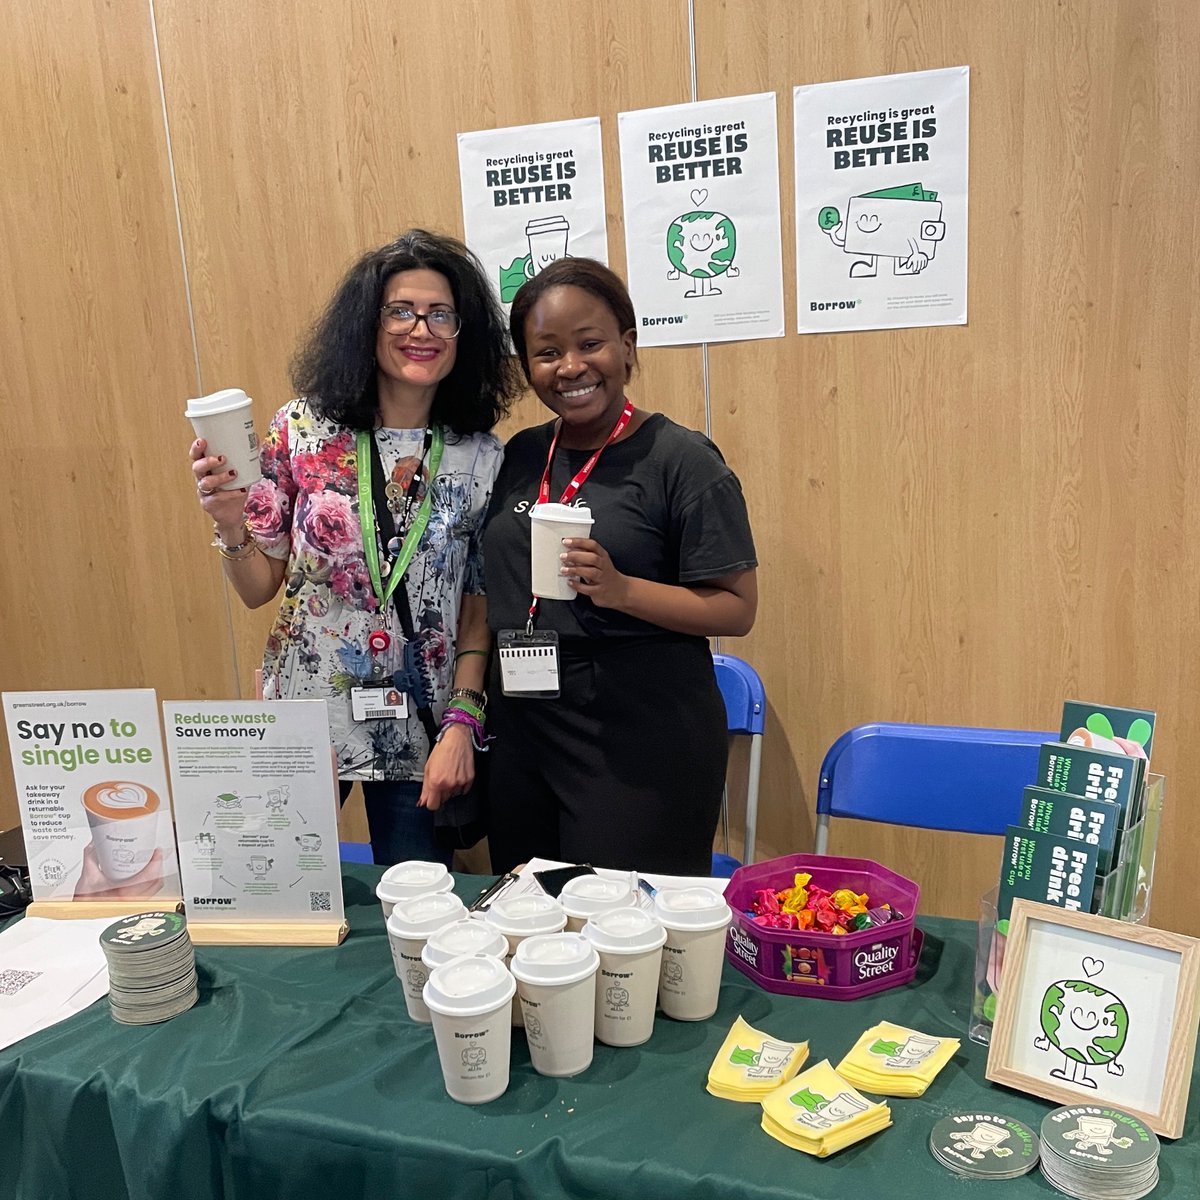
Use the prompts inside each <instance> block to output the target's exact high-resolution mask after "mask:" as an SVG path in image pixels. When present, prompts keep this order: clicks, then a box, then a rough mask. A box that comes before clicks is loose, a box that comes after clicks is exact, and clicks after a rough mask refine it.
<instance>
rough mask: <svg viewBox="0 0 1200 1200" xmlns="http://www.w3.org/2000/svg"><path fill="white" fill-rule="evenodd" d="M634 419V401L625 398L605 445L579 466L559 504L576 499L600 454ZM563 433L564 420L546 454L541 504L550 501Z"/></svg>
mask: <svg viewBox="0 0 1200 1200" xmlns="http://www.w3.org/2000/svg"><path fill="white" fill-rule="evenodd" d="M632 419H633V401H632V400H630V399H628V397H627V398H626V400H625V407H624V408H623V409H621V415H620V416H619V417H618V418H617V423H616V424H615V425H614V426H613V431H612V433H610V434H609V435H608V438H607V439H606V440H605V442H604V445H603V446H601V447H600V449H599V450H597V451H596V453H595V454H593V455H592V457H591V458H589V459H588V460H587V462H585V463H584V464H583V466H582V467H580V468H579V471H578V473H577V474H576V476H575V478H574V479H572V480H571V482H570V483H568V484H567V486H566V487H565V488H564V489H563V494H562V497H561V499H560V500H559V504H569V503H570V502H571V501H572V500H574V499H575V493H576V492H578V491H579V489H580V488H581V487H583V484H584V481H585V480H586V479H587V477H588V476H589V475H590V474H591V473H592V468H593V467H594V466H595V465H596V462H597V460H598V459H599V458H600V455H601V454H603V453H604V451H605V450H606V449H607V448H608V447H609V446H611V445H612V444H613V442H615V441H616V440H617V438H619V437H620V436H621V434H623V433H624V432H625V427H626V426H627V425H628V424H629V422H630V421H631V420H632ZM560 433H562V421H561V420H560V421H559V422H558V425H557V426H556V427H555V429H554V437H553V438H552V439H551V441H550V453H549V454H548V455H547V456H546V469H545V471H543V472H542V482H541V484H540V486H539V487H538V498H537V502H538V503H539V504H548V503H549V502H550V465H551V463H553V462H554V451H555V450H556V449H557V448H558V435H559V434H560Z"/></svg>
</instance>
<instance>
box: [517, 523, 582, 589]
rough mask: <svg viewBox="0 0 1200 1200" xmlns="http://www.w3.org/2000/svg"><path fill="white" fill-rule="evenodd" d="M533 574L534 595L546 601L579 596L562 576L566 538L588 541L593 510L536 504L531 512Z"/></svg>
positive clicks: (531, 568) (530, 546) (531, 560)
mask: <svg viewBox="0 0 1200 1200" xmlns="http://www.w3.org/2000/svg"><path fill="white" fill-rule="evenodd" d="M529 520H530V529H531V533H530V539H529V551H530V571H531V574H532V578H531V581H530V582H531V586H532V590H533V594H534V595H535V596H537V597H539V598H540V599H542V600H574V599H575V596H576V593H575V592H573V591H572V590H571V589H570V587H569V586H568V585H567V577H566V576H565V575H563V574H561V570H562V559H561V558H560V557H559V556H560V555H561V554H562V553H563V544H562V543H563V538H585V537H589V536H590V535H591V532H592V512H591V509H589V508H584V507H582V506H581V507H578V508H576V507H573V506H572V505H570V504H535V505H534V506H533V507H532V508H531V509H530V510H529Z"/></svg>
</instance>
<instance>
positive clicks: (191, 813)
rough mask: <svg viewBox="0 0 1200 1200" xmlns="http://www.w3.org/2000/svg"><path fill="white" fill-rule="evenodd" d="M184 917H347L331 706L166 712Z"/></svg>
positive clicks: (288, 703)
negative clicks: (184, 909) (184, 908)
mask: <svg viewBox="0 0 1200 1200" xmlns="http://www.w3.org/2000/svg"><path fill="white" fill-rule="evenodd" d="M163 725H164V727H165V729H166V739H167V754H168V757H169V759H170V763H171V782H172V785H173V788H174V792H175V815H176V828H177V831H178V835H179V865H180V868H181V870H182V871H183V883H184V896H185V899H186V900H187V907H188V920H189V921H192V922H204V921H210V922H215V921H235V922H239V923H240V922H268V921H288V922H301V923H303V922H306V921H311V922H318V923H322V924H324V923H328V922H335V923H340V922H341V921H342V920H343V907H342V875H341V865H340V861H339V856H338V831H337V812H338V804H337V797H336V794H335V790H334V780H333V765H332V762H331V759H330V750H329V746H330V741H329V715H328V713H327V711H326V707H325V701H324V700H231V701H175V702H168V703H164V704H163Z"/></svg>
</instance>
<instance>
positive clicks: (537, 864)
mask: <svg viewBox="0 0 1200 1200" xmlns="http://www.w3.org/2000/svg"><path fill="white" fill-rule="evenodd" d="M574 865H575V864H574V863H565V862H557V861H555V860H554V859H551V858H531V859H530V860H529V861H528V862H527V863H526V864H525V865H524V866H523V867H522V868H521V870H520V872H519V878H518V879H517V880H516V881H515V882H514V883H512V884H511V885H510V886H509V887H507V888H506V889H505V890H504V892H503V895H505V896H523V895H527V894H529V893H531V892H540V891H541V890H542V889H541V887H540V885H539V884H538V881H537V880H536V879H534V877H533V872H534V871H552V870H553V869H554V868H555V867H570V866H574ZM596 874H597V875H602V876H603V877H604V878H605V879H629V878H631V877H632V879H633V883H634V887H635V889H636V890H637V896H638V905H639V906H640V907H642V908H647V909H648V908H650V907H651V906H652V900H651V897H650V896H649V895H648V894H647V893H646V892H645V891H644V890H642V889H640V888H637V881H638V880H639V879H644V880H645V881H646V882H647V883H648V884H649V885H650V886H651V887H653V888H655V889H659V888H690V887H703V888H708V889H709V890H710V891H714V892H718V893H719V894H720V895H722V896H723V895H724V894H725V887H726V885H727V884H728V883H729V880H728V879H719V878H710V877H709V876H707V875H660V874H658V873H657V872H652V873H650V874H646V873H645V872H640V871H617V870H614V869H613V868H611V867H597V868H596Z"/></svg>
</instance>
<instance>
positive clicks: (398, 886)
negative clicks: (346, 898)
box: [375, 858, 454, 920]
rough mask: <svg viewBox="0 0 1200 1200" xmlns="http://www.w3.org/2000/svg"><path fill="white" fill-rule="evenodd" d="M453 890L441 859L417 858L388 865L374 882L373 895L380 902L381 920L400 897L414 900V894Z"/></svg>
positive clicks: (451, 878) (420, 894) (388, 915)
mask: <svg viewBox="0 0 1200 1200" xmlns="http://www.w3.org/2000/svg"><path fill="white" fill-rule="evenodd" d="M453 890H454V878H453V876H452V875H451V874H450V872H449V871H448V870H447V869H446V867H445V865H444V864H443V863H435V862H422V861H421V860H420V859H417V858H410V859H408V860H407V861H405V862H398V863H396V864H395V866H391V867H388V869H387V870H386V871H384V873H383V878H382V879H380V881H379V882H378V883H377V884H376V885H375V895H376V896H378V897H379V903H380V904H382V905H383V916H384V919H385V920H386V919H387V918H388V917H390V916H391V915H392V909H393V908H394V907H395V906H396V905H397V904H399V903H400V901H401V900H415V899H416V898H417V897H418V896H430V895H432V894H433V893H434V892H449V891H453Z"/></svg>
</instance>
